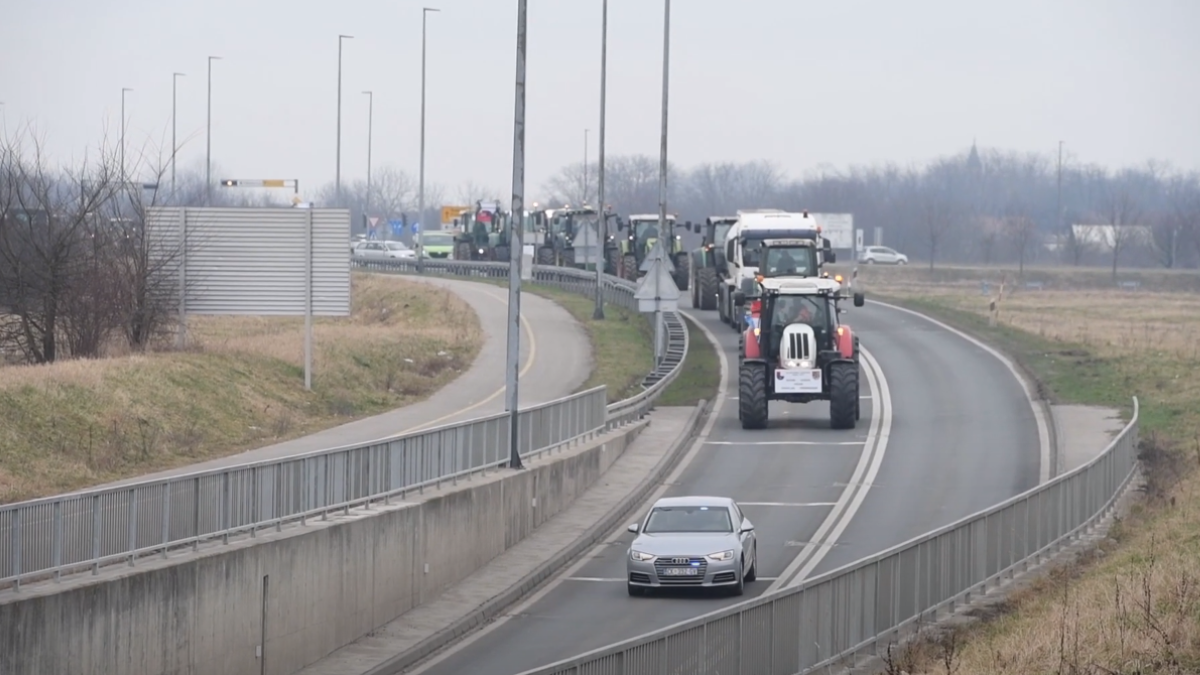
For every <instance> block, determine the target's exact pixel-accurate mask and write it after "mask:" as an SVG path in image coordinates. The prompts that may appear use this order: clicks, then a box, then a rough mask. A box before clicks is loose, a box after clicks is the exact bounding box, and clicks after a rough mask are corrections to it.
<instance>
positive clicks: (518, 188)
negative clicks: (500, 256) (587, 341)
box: [504, 0, 526, 469]
mask: <svg viewBox="0 0 1200 675" xmlns="http://www.w3.org/2000/svg"><path fill="white" fill-rule="evenodd" d="M525 14H526V0H517V81H516V95H515V96H514V97H513V99H514V101H515V104H514V111H513V173H512V212H513V215H514V216H515V217H518V218H522V217H523V216H524V215H525V45H526V33H525V25H526V22H525ZM510 229H511V232H512V234H511V236H510V241H509V260H508V359H507V362H506V363H505V373H506V376H505V378H504V379H505V382H504V385H505V389H506V394H507V396H506V397H505V398H506V399H507V402H506V406H505V407H506V408H507V409H508V432H509V433H508V468H510V469H520V468H523V466H524V465H523V464H522V463H521V446H520V444H519V442H520V439H521V436H520V431H521V428H520V424H519V422H520V411H519V410H518V409H517V401H518V398H517V385H518V381H519V380H520V371H521V255H522V254H523V253H524V246H522V244H521V229H522V228H521V227H513V228H510Z"/></svg>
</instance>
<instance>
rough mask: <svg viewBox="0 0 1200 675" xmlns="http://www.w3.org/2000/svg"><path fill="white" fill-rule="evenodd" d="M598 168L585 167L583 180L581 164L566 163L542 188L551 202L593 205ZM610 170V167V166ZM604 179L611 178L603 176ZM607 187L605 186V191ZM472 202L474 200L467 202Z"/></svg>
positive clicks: (607, 162)
mask: <svg viewBox="0 0 1200 675" xmlns="http://www.w3.org/2000/svg"><path fill="white" fill-rule="evenodd" d="M611 162H612V160H608V161H606V162H605V164H606V168H610V167H611ZM599 170H600V165H599V164H593V165H591V166H588V167H587V174H586V177H587V180H586V181H585V180H584V177H585V175H584V167H583V165H582V164H579V163H576V164H568V165H566V166H564V167H563V168H562V169H560V170H559V172H558V173H557V174H555V175H554V176H553V177H551V178H550V180H549V181H547V182H546V185H545V186H544V187H543V190H545V191H546V193H547V194H548V196H549V199H550V201H551V202H552V203H555V204H564V205H566V204H569V205H571V206H582V205H584V204H591V205H593V206H595V204H596V199H597V193H596V189H597V187H598V186H597V183H596V174H597V173H598V172H599ZM610 171H611V168H610ZM605 179H606V181H611V180H612V179H611V178H609V177H608V176H605ZM608 191H609V188H607V187H606V189H605V192H608ZM469 203H471V204H474V202H469Z"/></svg>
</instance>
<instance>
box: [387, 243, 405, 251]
mask: <svg viewBox="0 0 1200 675" xmlns="http://www.w3.org/2000/svg"><path fill="white" fill-rule="evenodd" d="M384 246H387V247H388V250H389V251H407V250H408V247H407V246H405V245H404V243H403V242H399V241H389V242H387V243H386V244H384Z"/></svg>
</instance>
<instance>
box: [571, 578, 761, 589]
mask: <svg viewBox="0 0 1200 675" xmlns="http://www.w3.org/2000/svg"><path fill="white" fill-rule="evenodd" d="M777 578H778V577H757V578H756V581H775V580H776V579H777ZM564 581H592V582H597V583H602V584H605V583H607V584H619V583H622V582H624V581H625V577H567V578H566V579H564ZM684 588H686V586H685V587H684Z"/></svg>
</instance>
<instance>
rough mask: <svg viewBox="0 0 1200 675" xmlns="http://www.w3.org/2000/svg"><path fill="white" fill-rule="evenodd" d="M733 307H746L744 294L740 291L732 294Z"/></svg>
mask: <svg viewBox="0 0 1200 675" xmlns="http://www.w3.org/2000/svg"><path fill="white" fill-rule="evenodd" d="M733 306H734V307H745V306H746V294H745V293H743V292H741V291H734V292H733Z"/></svg>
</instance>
